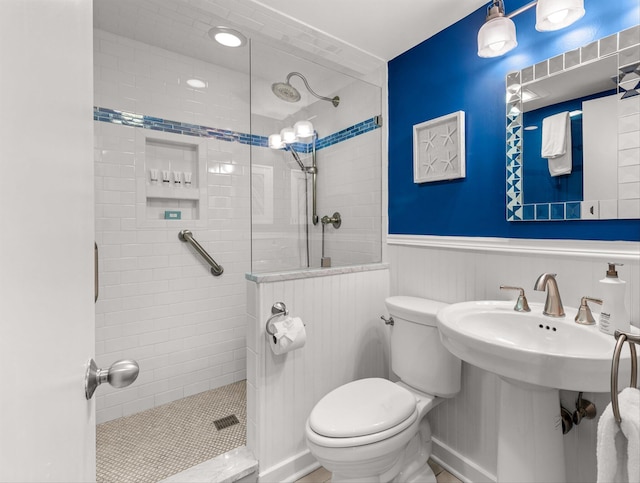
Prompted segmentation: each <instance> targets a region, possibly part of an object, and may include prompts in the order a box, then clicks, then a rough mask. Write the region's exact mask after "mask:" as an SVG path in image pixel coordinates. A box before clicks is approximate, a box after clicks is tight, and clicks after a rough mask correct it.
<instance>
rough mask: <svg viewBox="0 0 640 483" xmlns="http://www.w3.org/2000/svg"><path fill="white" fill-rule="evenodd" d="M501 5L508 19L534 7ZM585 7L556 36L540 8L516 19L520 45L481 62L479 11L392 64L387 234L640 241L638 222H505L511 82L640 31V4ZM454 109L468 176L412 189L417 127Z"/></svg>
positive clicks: (516, 1)
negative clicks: (550, 61) (460, 120)
mask: <svg viewBox="0 0 640 483" xmlns="http://www.w3.org/2000/svg"><path fill="white" fill-rule="evenodd" d="M487 3H489V1H487ZM505 3H506V9H507V12H511V11H513V10H515V9H516V8H518V7H520V6H522V5H524V4H526V3H528V0H506V2H505ZM585 9H586V11H587V13H586V14H585V16H584V17H583V18H582V19H580V20H578V22H576V23H575V24H573V25H572V26H570V27H568V28H566V29H564V30H560V31H555V32H537V31H536V30H535V27H534V25H535V9H531V10H529V11H527V12H524V13H522V14H520V15H518V16H517V17H516V18H515V19H514V22H515V24H516V29H517V35H518V46H517V47H516V48H515V49H514V50H512V51H511V52H509V53H507V54H506V55H505V56H503V57H498V58H494V59H482V58H480V57H478V56H477V54H476V52H477V43H476V35H477V32H478V29H479V28H480V26H481V25H482V23H483V22H484V18H485V15H486V8H485V7H483V8H481V9H479V10H477V11H476V12H474V13H472V14H471V15H469V16H468V17H466V18H464V19H462V20H460V21H459V22H457V23H456V24H454V25H452V26H451V27H449V28H447V29H446V30H444V31H442V32H440V33H439V34H437V35H435V36H434V37H432V38H430V39H428V40H426V41H424V42H423V43H421V44H419V45H417V46H415V47H414V48H412V49H411V50H408V51H407V52H405V53H403V54H401V55H400V56H398V57H396V58H395V59H393V60H391V61H390V62H389V65H388V69H389V233H392V234H411V235H443V236H486V237H505V238H550V239H551V238H556V239H586V240H633V241H640V221H639V220H602V221H554V222H551V221H550V222H539V221H537V222H507V221H506V215H505V196H506V194H505V107H504V106H505V81H504V79H505V76H506V74H507V73H508V72H511V71H514V70H519V69H521V68H523V67H526V66H528V65H532V64H535V63H537V62H540V61H542V60H545V59H547V58H549V57H553V56H555V55H558V54H560V53H562V52H565V51H567V50H572V49H575V48H577V47H581V46H583V45H585V44H588V43H589V42H591V41H593V40H597V39H600V38H602V37H606V36H607V35H611V34H613V33H615V32H617V31H619V30H624V29H626V28H628V27H631V26H633V25H637V24H638V23H640V4H639V2H638V0H616V1H615V2H603V1H602V0H585ZM458 110H462V111H465V113H466V163H467V164H466V166H467V173H466V178H464V179H460V180H454V181H442V182H437V183H425V184H420V185H418V184H414V183H413V131H412V127H413V125H414V124H418V123H420V122H423V121H426V120H429V119H433V118H435V117H438V116H443V115H445V114H449V113H452V112H455V111H458Z"/></svg>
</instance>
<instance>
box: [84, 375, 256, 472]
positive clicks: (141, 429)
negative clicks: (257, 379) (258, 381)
mask: <svg viewBox="0 0 640 483" xmlns="http://www.w3.org/2000/svg"><path fill="white" fill-rule="evenodd" d="M231 415H235V416H236V417H237V419H238V421H239V422H238V423H237V424H233V425H231V426H227V427H224V428H223V429H220V430H218V429H216V425H215V421H218V420H220V419H222V418H225V417H229V416H231ZM246 426H247V409H246V381H240V382H236V383H234V384H229V385H228V386H223V387H220V388H217V389H213V390H211V391H206V392H203V393H200V394H196V395H194V396H189V397H186V398H184V399H180V400H179V401H174V402H172V403H170V404H165V405H163V406H159V407H157V408H153V409H149V410H147V411H143V412H141V413H137V414H133V415H131V416H126V417H123V418H120V419H116V420H114V421H109V422H106V423H103V424H99V425H98V427H97V436H96V440H97V456H96V466H97V468H96V480H97V482H98V483H153V482H157V481H159V480H162V479H164V478H166V477H168V476H171V475H174V474H176V473H179V472H181V471H183V470H185V469H187V468H190V467H192V466H195V465H197V464H199V463H202V462H203V461H206V460H209V459H211V458H214V457H216V456H218V455H220V454H223V453H226V452H227V451H229V450H231V449H233V448H236V447H238V446H242V445H244V444H245V443H246Z"/></svg>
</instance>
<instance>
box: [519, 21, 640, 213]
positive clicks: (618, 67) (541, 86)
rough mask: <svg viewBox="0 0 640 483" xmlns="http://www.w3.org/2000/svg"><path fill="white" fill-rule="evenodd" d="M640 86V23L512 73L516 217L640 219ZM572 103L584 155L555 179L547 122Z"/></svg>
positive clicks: (576, 149)
mask: <svg viewBox="0 0 640 483" xmlns="http://www.w3.org/2000/svg"><path fill="white" fill-rule="evenodd" d="M585 81H589V82H585ZM639 86H640V26H635V27H632V28H630V29H627V30H624V31H622V32H619V33H617V34H614V35H610V36H608V37H605V38H603V39H600V40H597V41H594V42H592V43H590V44H588V45H586V46H584V47H581V48H579V49H575V50H572V51H569V52H565V53H563V54H561V55H558V56H556V57H553V58H551V59H547V60H545V61H543V62H540V63H538V64H535V65H533V66H529V67H526V68H524V69H522V70H521V71H517V72H511V73H509V74H507V78H506V87H507V92H506V117H507V124H506V125H507V133H506V155H507V156H506V158H507V161H506V162H507V166H506V167H507V170H506V185H507V186H506V188H507V206H506V211H507V220H508V221H543V220H544V221H550V220H551V221H553V220H557V221H567V220H584V219H622V218H626V219H638V218H640V89H639ZM570 100H572V102H573V103H574V104H575V103H578V109H574V108H573V107H569V106H571V103H570V102H569V101H570ZM554 109H555V111H554ZM564 110H572V111H573V112H571V114H572V118H571V119H572V122H571V124H572V129H571V131H572V137H573V138H574V141H575V142H574V146H573V148H574V149H573V152H574V153H576V154H577V157H576V156H574V165H573V168H574V169H573V172H572V173H571V174H570V175H564V176H558V177H555V178H552V177H551V176H550V175H549V171H548V168H547V160H546V159H543V158H542V157H541V155H540V144H539V143H540V142H541V139H540V138H541V134H540V133H541V129H540V127H541V126H540V123H541V119H542V118H543V117H544V116H548V115H552V114H554V113H556V112H560V111H564ZM606 116H609V118H608V120H606V121H603V119H605V118H606ZM607 130H608V131H609V133H608V134H603V133H605V132H606V131H607ZM575 134H577V136H576V135H575ZM525 139H526V141H527V142H526V143H525ZM603 139H608V140H609V142H607V143H603V142H602V141H603ZM532 140H534V141H532ZM582 141H584V144H583V142H582ZM525 148H526V150H525ZM596 149H597V151H595V150H596ZM603 159H608V162H603ZM596 160H597V161H598V162H596ZM525 167H526V169H525ZM571 186H572V188H571V189H570V190H569V187H571Z"/></svg>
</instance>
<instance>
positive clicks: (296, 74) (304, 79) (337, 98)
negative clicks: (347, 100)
mask: <svg viewBox="0 0 640 483" xmlns="http://www.w3.org/2000/svg"><path fill="white" fill-rule="evenodd" d="M294 75H295V76H296V77H300V79H302V82H304V86H305V87H306V88H307V90H308V91H309V92H310V93H311V94H312V95H313V96H315V97H317V98H318V99H321V100H323V101H329V102H330V103H331V104H333V107H338V104H339V103H340V98H339V97H338V96H335V97H333V98H332V97H325V96H321V95H320V94H317V93H316V92H315V91H314V90H313V89H312V88H311V86H310V85H309V83H308V82H307V79H306V77H305V76H303V75H302V74H301V73H300V72H289V75H287V84H289V81H290V80H291V77H293V76H294Z"/></svg>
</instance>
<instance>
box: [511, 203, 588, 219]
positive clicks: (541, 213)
mask: <svg viewBox="0 0 640 483" xmlns="http://www.w3.org/2000/svg"><path fill="white" fill-rule="evenodd" d="M580 206H581V203H580V202H579V201H567V202H564V203H532V204H528V205H522V206H521V208H522V211H521V212H517V213H515V214H514V215H516V216H518V217H517V218H516V219H517V220H520V221H536V220H545V221H563V220H580V219H581V218H580ZM520 214H521V215H522V216H519V215H520Z"/></svg>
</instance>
